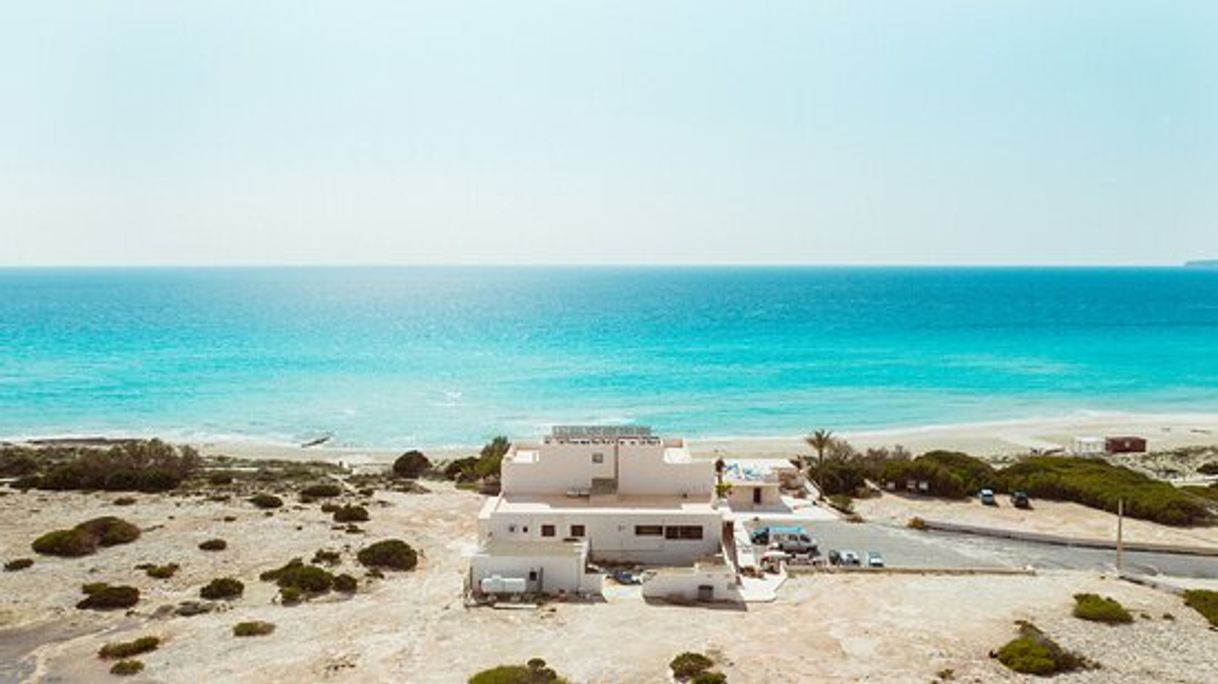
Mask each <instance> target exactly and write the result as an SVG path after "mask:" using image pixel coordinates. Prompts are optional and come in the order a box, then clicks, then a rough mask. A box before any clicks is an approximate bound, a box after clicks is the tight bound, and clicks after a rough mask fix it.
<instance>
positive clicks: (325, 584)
mask: <svg viewBox="0 0 1218 684" xmlns="http://www.w3.org/2000/svg"><path fill="white" fill-rule="evenodd" d="M258 578H259V579H261V580H262V581H264V582H274V583H275V584H277V585H279V587H280V588H281V589H282V588H284V587H292V588H295V589H298V590H300V591H301V592H304V593H306V594H324V593H326V592H328V591H330V588H331V587H333V586H334V575H333V574H331V573H330V572H329V571H327V570H323V569H321V568H319V567H317V566H315V565H305V564H304V562H303V561H301V560H300V559H299V558H293V559H292V560H291V561H288V563H287V564H286V565H284V566H283V567H280V568H276V569H274V570H268V571H266V572H264V573H262V574H261V575H259V577H258Z"/></svg>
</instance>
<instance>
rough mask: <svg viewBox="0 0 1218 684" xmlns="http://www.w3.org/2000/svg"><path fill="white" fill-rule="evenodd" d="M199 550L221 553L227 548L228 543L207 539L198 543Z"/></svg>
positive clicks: (221, 540)
mask: <svg viewBox="0 0 1218 684" xmlns="http://www.w3.org/2000/svg"><path fill="white" fill-rule="evenodd" d="M199 548H200V549H202V550H203V551H223V550H224V549H227V548H228V542H226V541H224V540H223V539H208V540H207V541H205V542H202V543H200V544H199Z"/></svg>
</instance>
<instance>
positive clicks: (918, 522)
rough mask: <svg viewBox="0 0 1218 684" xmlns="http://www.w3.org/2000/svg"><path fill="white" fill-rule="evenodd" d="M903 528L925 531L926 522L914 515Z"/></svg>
mask: <svg viewBox="0 0 1218 684" xmlns="http://www.w3.org/2000/svg"><path fill="white" fill-rule="evenodd" d="M905 526H906V527H908V528H909V529H911V530H924V529H926V521H925V520H923V519H922V518H919V517H918V516H916V515H915V516H914V517H912V518H910V519H909V522H907V523H905Z"/></svg>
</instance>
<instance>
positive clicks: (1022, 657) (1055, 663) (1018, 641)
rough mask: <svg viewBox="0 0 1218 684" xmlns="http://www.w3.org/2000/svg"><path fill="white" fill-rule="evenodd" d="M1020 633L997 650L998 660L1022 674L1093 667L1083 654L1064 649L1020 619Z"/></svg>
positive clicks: (1043, 674) (1039, 673)
mask: <svg viewBox="0 0 1218 684" xmlns="http://www.w3.org/2000/svg"><path fill="white" fill-rule="evenodd" d="M1016 624H1018V625H1019V636H1018V637H1016V638H1015V639H1012V640H1011V641H1009V642H1007V643H1006V644H1005V645H1004V646H1003V647H1002V648H1000V649H998V653H997V657H998V662H1000V663H1002V664H1003V665H1006V666H1007V667H1008V668H1010V669H1012V670H1014V671H1015V672H1019V673H1022V674H1032V675H1038V676H1041V677H1047V676H1049V675H1054V674H1057V673H1059V672H1071V671H1074V670H1078V669H1082V668H1089V667H1094V665H1093V664H1092V663H1090V662H1088V661H1087V659H1086V658H1083V657H1082V656H1080V655H1078V654H1075V653H1071V652H1070V651H1067V650H1065V649H1063V648H1062V647H1061V646H1059V645H1058V644H1057V642H1055V641H1053V640H1052V639H1050V638H1049V637H1048V636H1046V635H1045V633H1044V632H1042V631H1040V630H1039V629H1037V628H1036V626H1035V625H1033V624H1032V623H1030V622H1023V621H1020V622H1018V623H1016Z"/></svg>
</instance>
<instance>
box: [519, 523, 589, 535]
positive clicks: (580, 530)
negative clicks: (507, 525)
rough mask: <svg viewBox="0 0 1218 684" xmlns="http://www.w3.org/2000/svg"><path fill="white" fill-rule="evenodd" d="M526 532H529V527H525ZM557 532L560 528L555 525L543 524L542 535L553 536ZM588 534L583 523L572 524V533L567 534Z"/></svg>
mask: <svg viewBox="0 0 1218 684" xmlns="http://www.w3.org/2000/svg"><path fill="white" fill-rule="evenodd" d="M525 532H528V529H527V528H526V529H525ZM557 532H558V529H557V528H556V527H555V526H553V525H542V526H541V536H543V537H553V536H554V535H555V534H556V533H557ZM586 534H587V531H586V530H585V529H584V526H583V525H572V526H571V534H568V535H567V536H568V537H576V538H583V537H584V536H585V535H586Z"/></svg>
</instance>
